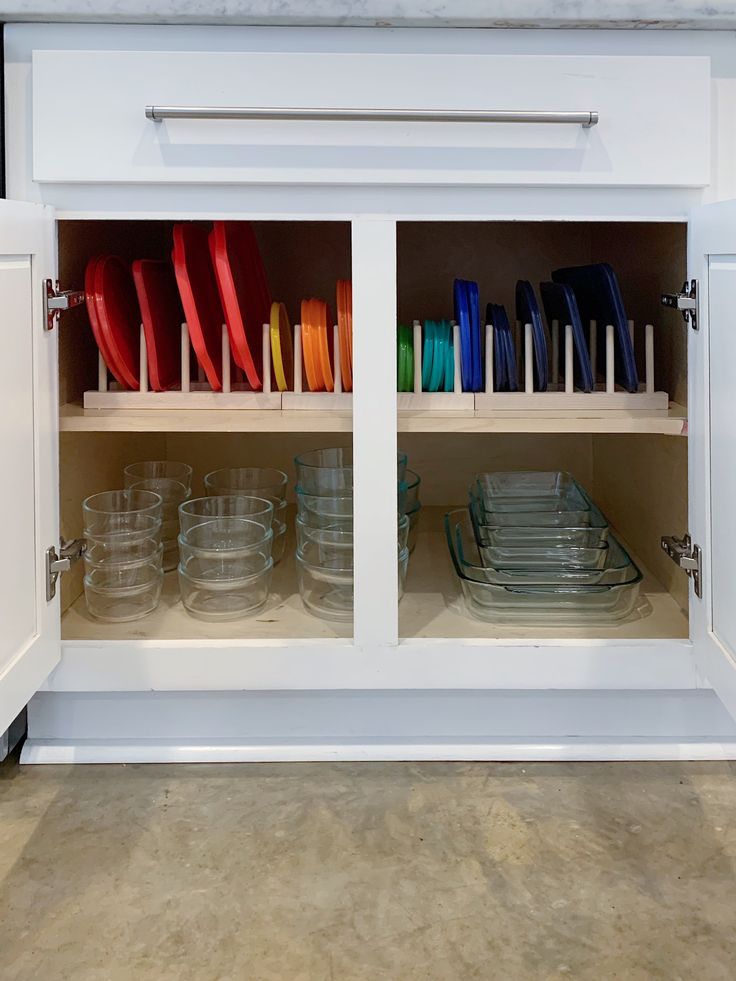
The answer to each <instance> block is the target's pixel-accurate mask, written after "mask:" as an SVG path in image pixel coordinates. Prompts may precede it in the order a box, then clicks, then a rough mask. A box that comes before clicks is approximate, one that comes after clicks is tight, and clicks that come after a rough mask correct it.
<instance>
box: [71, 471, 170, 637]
mask: <svg viewBox="0 0 736 981" xmlns="http://www.w3.org/2000/svg"><path fill="white" fill-rule="evenodd" d="M162 510H163V501H162V499H161V496H160V495H159V494H156V493H154V492H153V491H150V490H139V489H136V488H126V489H124V490H113V491H104V492H103V493H102V494H93V495H92V496H91V497H88V498H87V499H86V500H85V501H84V502H83V503H82V513H83V518H84V537H85V539H86V548H85V552H84V595H85V599H86V601H87V609H88V610H89V612H90V614H91V615H92V616H94V617H97V618H98V619H100V620H108V621H110V622H111V623H121V622H124V621H126V620H137V619H138V618H139V617H143V616H146V614H147V613H151V612H152V611H153V610H155V609H156V607H157V605H158V601H159V599H160V598H161V587H162V585H163V579H164V573H163V553H164V548H163V545H162V544H161V515H162Z"/></svg>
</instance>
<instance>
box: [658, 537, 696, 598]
mask: <svg viewBox="0 0 736 981" xmlns="http://www.w3.org/2000/svg"><path fill="white" fill-rule="evenodd" d="M661 544H662V548H663V550H664V551H665V552H666V553H667V555H669V557H670V558H671V559H672V561H673V562H676V563H677V565H679V567H680V568H681V569H684V570H685V572H686V573H687V574H688V576H690V578H691V579H692V581H693V587H694V589H695V595H696V596H697V597H698V599H701V598H702V596H703V552H702V550H701V548H700V545H695V544H694V542H693V541H692V539H691V538H690V536H689V535H684V536H683V537H682V538H676V537H675V536H674V535H666V536H665V537H664V538H662V543H661Z"/></svg>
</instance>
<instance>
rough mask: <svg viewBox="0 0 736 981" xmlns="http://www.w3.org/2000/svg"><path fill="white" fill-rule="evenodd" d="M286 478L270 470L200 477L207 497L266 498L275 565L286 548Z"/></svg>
mask: <svg viewBox="0 0 736 981" xmlns="http://www.w3.org/2000/svg"><path fill="white" fill-rule="evenodd" d="M288 483H289V478H288V477H287V476H286V474H285V473H284V472H283V470H276V469H274V468H273V467H228V468H225V469H224V470H213V471H212V473H208V474H207V475H206V476H205V478H204V486H205V489H206V492H207V495H208V497H212V496H217V497H223V496H232V495H235V496H238V497H258V498H266V500H269V501H271V503H272V504H273V526H272V527H273V547H272V549H271V557H272V558H273V564H274V565H276V564H277V563H278V562H280V561H281V559H282V558H283V557H284V548H285V545H286V488H287V485H288Z"/></svg>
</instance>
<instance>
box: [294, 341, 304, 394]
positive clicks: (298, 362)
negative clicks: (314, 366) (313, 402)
mask: <svg viewBox="0 0 736 981" xmlns="http://www.w3.org/2000/svg"><path fill="white" fill-rule="evenodd" d="M294 391H295V392H296V394H297V395H300V394H301V391H302V328H301V324H294Z"/></svg>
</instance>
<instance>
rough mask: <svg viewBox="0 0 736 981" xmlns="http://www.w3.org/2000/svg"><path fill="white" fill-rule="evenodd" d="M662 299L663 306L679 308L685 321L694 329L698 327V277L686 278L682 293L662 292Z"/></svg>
mask: <svg viewBox="0 0 736 981" xmlns="http://www.w3.org/2000/svg"><path fill="white" fill-rule="evenodd" d="M660 299H661V301H662V306H663V307H671V308H672V309H673V310H679V311H680V313H681V314H682V319H683V320H684V321H685V323H686V324H690V326H691V327H692V329H693V330H697V329H698V281H697V279H690V280H687V279H686V280H685V282H684V283H683V284H682V291H681V292H680V293H662V295H661V297H660Z"/></svg>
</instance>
